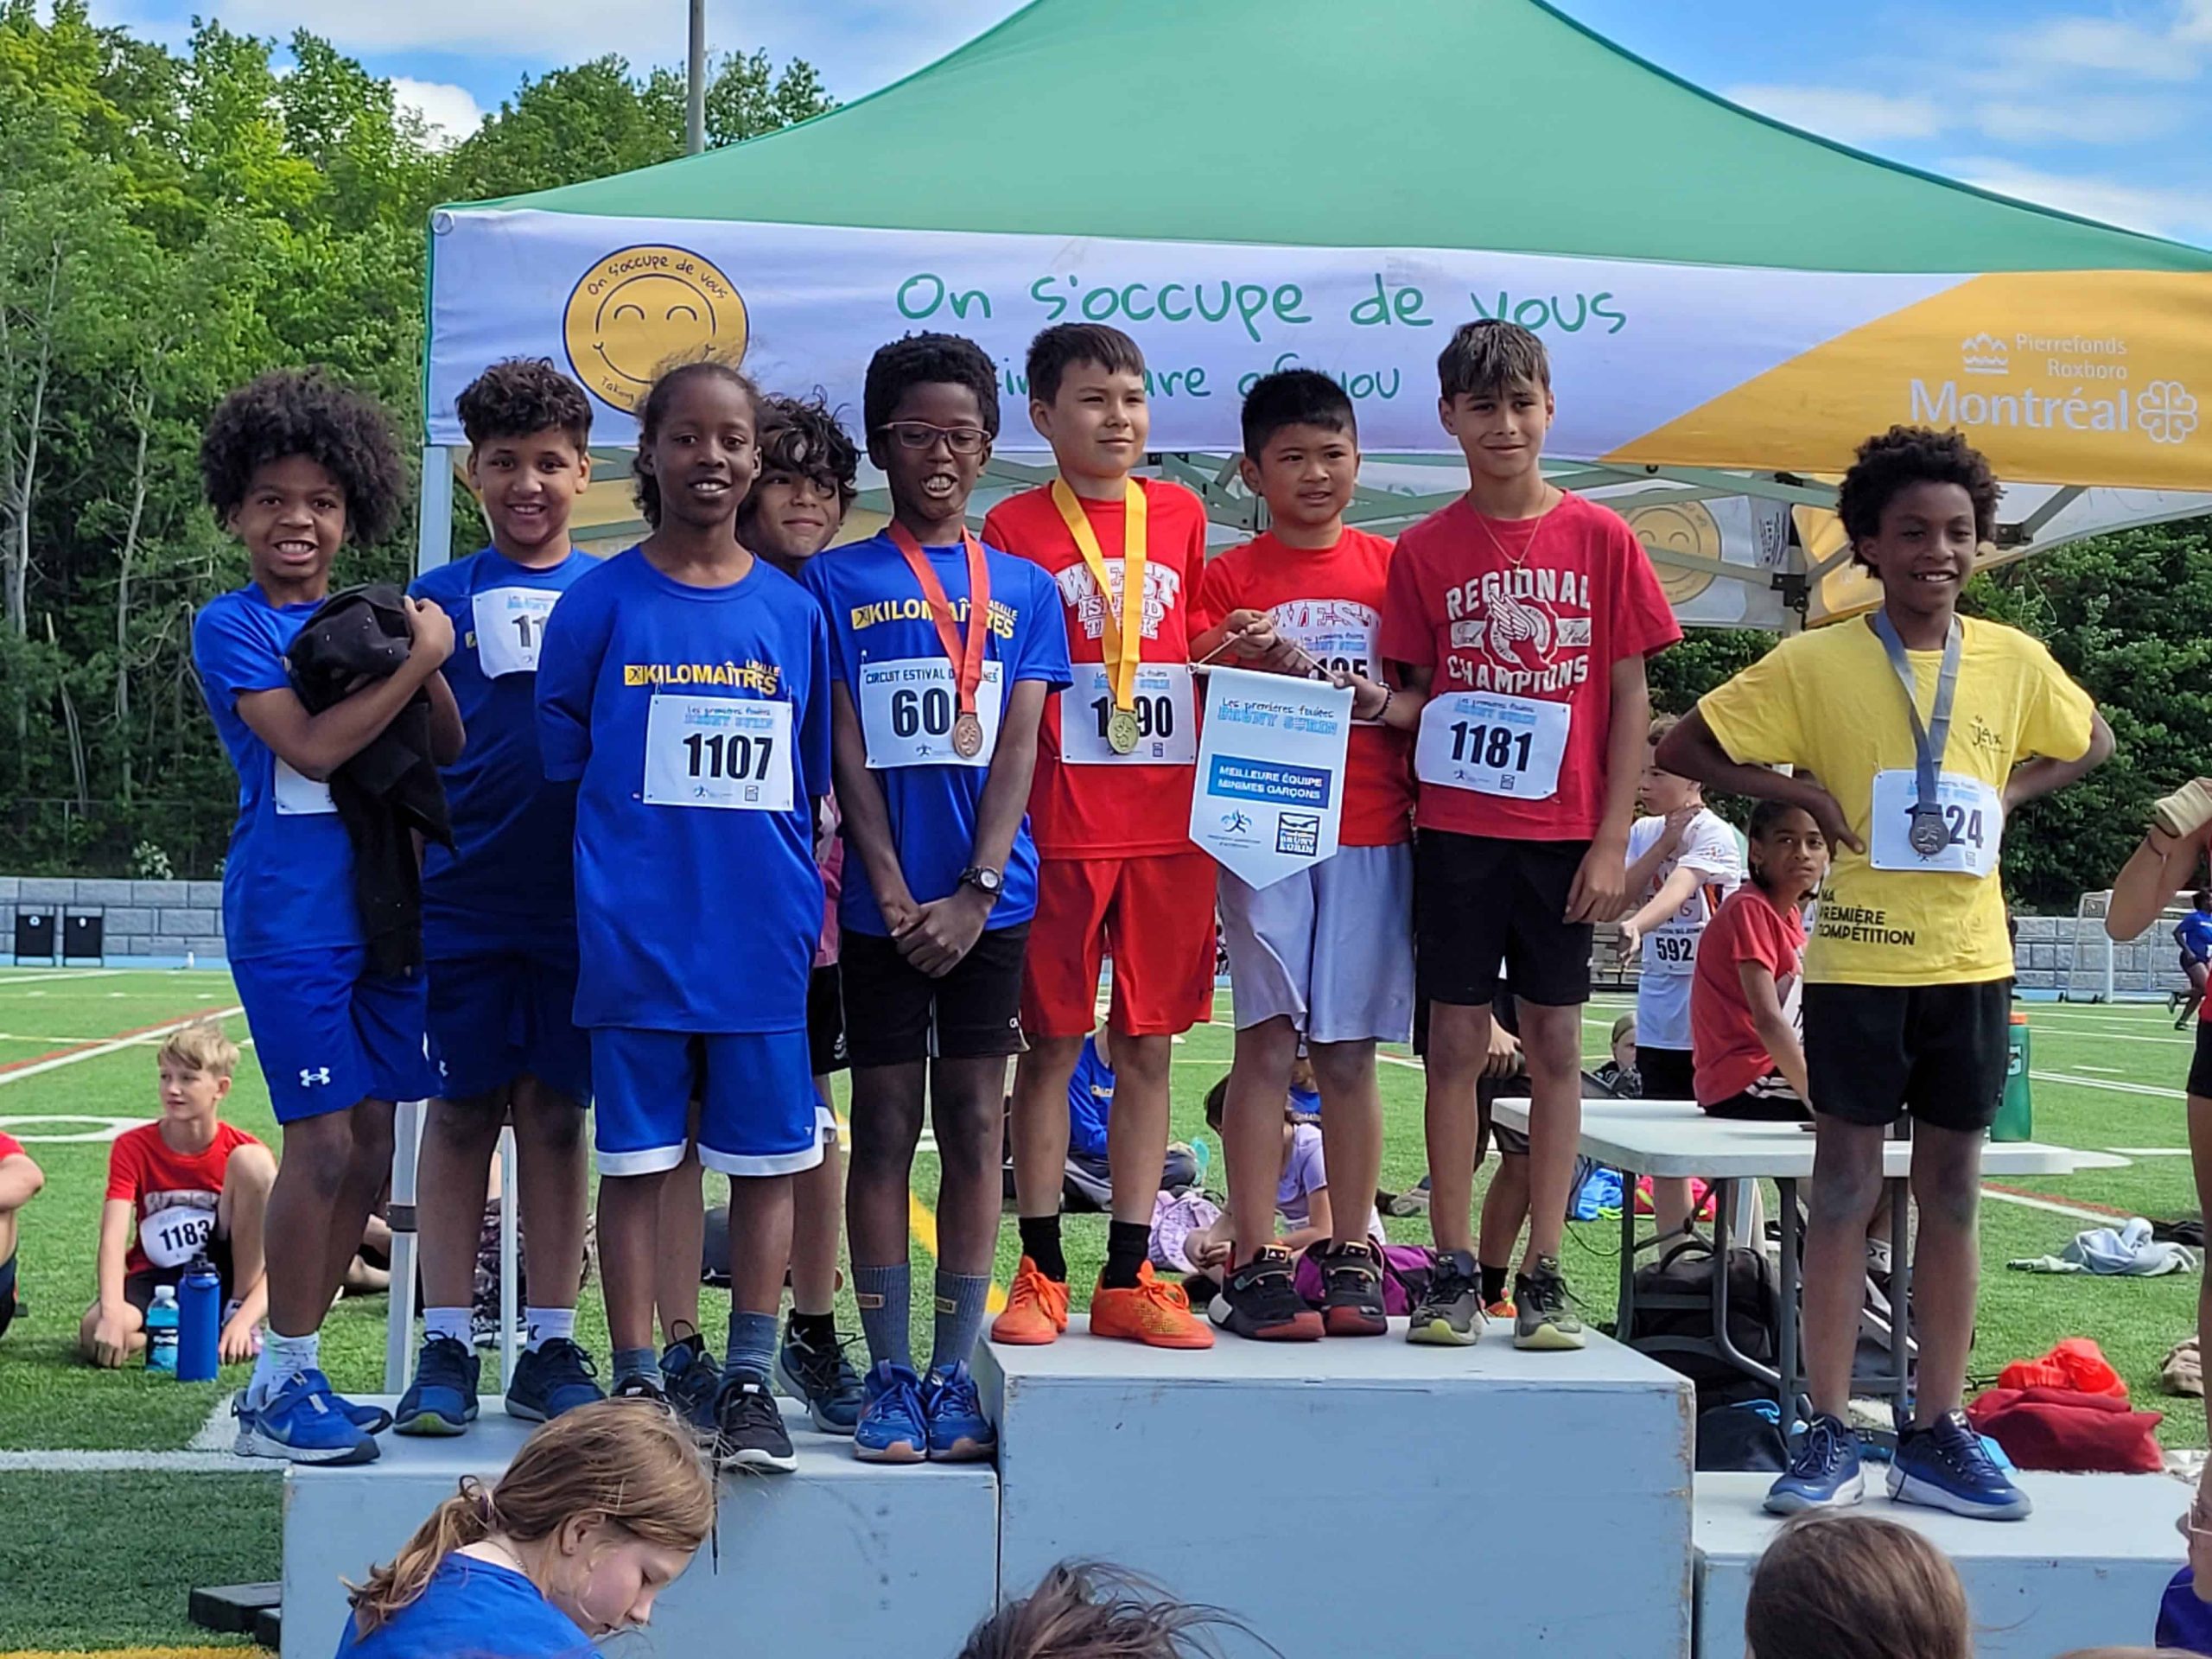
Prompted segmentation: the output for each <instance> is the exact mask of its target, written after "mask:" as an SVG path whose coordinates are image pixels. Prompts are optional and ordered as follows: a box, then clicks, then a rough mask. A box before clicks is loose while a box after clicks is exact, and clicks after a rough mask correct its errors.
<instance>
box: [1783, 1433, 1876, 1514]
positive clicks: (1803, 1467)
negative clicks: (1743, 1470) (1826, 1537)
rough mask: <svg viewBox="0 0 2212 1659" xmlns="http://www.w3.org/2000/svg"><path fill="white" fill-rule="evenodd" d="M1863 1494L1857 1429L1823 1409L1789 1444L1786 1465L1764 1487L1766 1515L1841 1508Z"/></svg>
mask: <svg viewBox="0 0 2212 1659" xmlns="http://www.w3.org/2000/svg"><path fill="white" fill-rule="evenodd" d="M1862 1497H1866V1479H1865V1478H1864V1477H1862V1476H1861V1475H1860V1474H1859V1431H1858V1430H1856V1429H1854V1428H1853V1427H1852V1426H1851V1425H1850V1424H1849V1423H1847V1422H1845V1421H1843V1419H1842V1418H1840V1417H1831V1416H1829V1415H1828V1414H1827V1413H1826V1412H1822V1413H1821V1414H1819V1415H1817V1416H1815V1418H1814V1419H1813V1421H1811V1422H1809V1423H1808V1424H1806V1425H1805V1432H1804V1433H1802V1434H1800V1435H1799V1436H1798V1437H1797V1439H1796V1442H1795V1443H1794V1444H1793V1445H1792V1446H1790V1448H1789V1469H1788V1470H1787V1471H1784V1472H1783V1474H1782V1475H1781V1476H1780V1477H1778V1478H1777V1479H1776V1481H1775V1483H1774V1484H1773V1485H1772V1486H1770V1487H1769V1488H1768V1489H1767V1494H1766V1512H1767V1513H1768V1514H1769V1515H1796V1514H1798V1513H1799V1512H1801V1511H1802V1510H1829V1509H1841V1508H1843V1507H1845V1506H1846V1505H1847V1504H1852V1503H1858V1502H1859V1499H1860V1498H1862Z"/></svg>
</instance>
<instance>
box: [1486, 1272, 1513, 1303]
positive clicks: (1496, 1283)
mask: <svg viewBox="0 0 2212 1659" xmlns="http://www.w3.org/2000/svg"><path fill="white" fill-rule="evenodd" d="M1508 1272H1510V1268H1493V1267H1491V1266H1490V1265H1489V1264H1488V1263H1487V1262H1484V1263H1483V1264H1482V1273H1483V1300H1484V1302H1485V1303H1489V1302H1502V1301H1503V1300H1505V1275H1506V1274H1507V1273H1508Z"/></svg>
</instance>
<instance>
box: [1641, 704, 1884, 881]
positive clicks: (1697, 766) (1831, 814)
mask: <svg viewBox="0 0 2212 1659" xmlns="http://www.w3.org/2000/svg"><path fill="white" fill-rule="evenodd" d="M1655 759H1656V761H1657V763H1658V765H1659V767H1660V769H1661V770H1662V771H1665V772H1673V773H1675V775H1676V776H1677V777H1681V778H1694V779H1697V780H1698V782H1700V783H1701V784H1703V785H1706V786H1707V788H1709V789H1718V790H1725V791H1727V792H1728V793H1729V794H1732V795H1748V796H1750V797H1751V798H1752V799H1753V800H1755V801H1780V802H1782V803H1783V804H1784V805H1785V806H1794V807H1797V808H1800V809H1802V810H1803V811H1805V812H1806V813H1807V814H1808V815H1809V816H1810V817H1811V818H1812V820H1813V822H1814V823H1817V824H1819V825H1820V826H1821V834H1822V835H1824V836H1827V838H1828V841H1829V842H1830V843H1831V844H1833V845H1836V846H1841V847H1848V848H1850V849H1851V850H1852V851H1853V852H1854V853H1863V852H1865V851H1866V842H1862V841H1860V840H1859V837H1858V836H1855V835H1853V833H1852V832H1851V826H1850V824H1848V823H1846V822H1845V821H1844V817H1843V809H1842V808H1841V807H1840V806H1839V805H1837V804H1836V799H1835V797H1834V796H1833V795H1831V794H1829V793H1828V792H1827V791H1826V790H1825V789H1822V788H1821V786H1820V785H1818V784H1815V783H1810V782H1808V781H1807V780H1806V779H1802V778H1799V777H1795V776H1793V775H1791V774H1790V773H1788V772H1776V771H1774V770H1773V769H1772V768H1770V767H1767V766H1745V765H1744V764H1742V763H1741V762H1740V761H1738V760H1732V759H1730V758H1729V754H1728V751H1727V750H1726V749H1724V748H1722V747H1720V740H1719V738H1717V737H1715V736H1714V735H1713V728H1712V727H1710V726H1708V725H1707V724H1706V723H1705V715H1703V714H1702V713H1701V712H1700V710H1698V709H1691V710H1690V711H1689V713H1688V714H1687V715H1683V716H1682V717H1681V720H1680V721H1678V722H1677V723H1676V724H1675V729H1674V730H1672V731H1671V732H1669V733H1668V734H1667V735H1666V736H1665V737H1663V738H1662V739H1660V741H1659V752H1658V753H1657V755H1656V757H1655Z"/></svg>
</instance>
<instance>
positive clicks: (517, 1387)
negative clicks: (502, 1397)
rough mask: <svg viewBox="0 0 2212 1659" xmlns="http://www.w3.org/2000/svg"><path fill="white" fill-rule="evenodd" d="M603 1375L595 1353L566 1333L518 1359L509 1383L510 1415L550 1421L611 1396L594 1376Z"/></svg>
mask: <svg viewBox="0 0 2212 1659" xmlns="http://www.w3.org/2000/svg"><path fill="white" fill-rule="evenodd" d="M598 1375H599V1369H598V1367H596V1366H594V1364H593V1363H591V1356H590V1355H589V1354H587V1353H586V1352H584V1351H583V1350H582V1348H579V1347H578V1346H577V1345H576V1344H575V1343H573V1342H570V1341H569V1339H568V1338H566V1337H554V1338H550V1340H548V1341H547V1342H545V1343H544V1344H543V1345H541V1346H539V1347H537V1348H535V1349H532V1350H531V1351H527V1352H525V1353H524V1355H523V1356H522V1357H521V1358H519V1359H518V1360H517V1361H516V1362H515V1374H514V1378H513V1380H512V1382H510V1383H508V1384H507V1415H508V1416H510V1417H519V1418H521V1419H523V1421H525V1422H531V1423H550V1422H551V1421H553V1419H555V1418H556V1417H558V1416H559V1415H560V1414H562V1413H563V1412H564V1411H574V1410H575V1408H577V1407H578V1406H588V1405H594V1404H596V1403H597V1402H600V1401H601V1400H604V1399H605V1398H607V1396H606V1395H604V1394H602V1393H601V1391H600V1387H599V1384H598V1383H595V1382H594V1381H593V1380H592V1379H593V1378H594V1377H595V1376H598Z"/></svg>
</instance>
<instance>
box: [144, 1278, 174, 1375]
mask: <svg viewBox="0 0 2212 1659" xmlns="http://www.w3.org/2000/svg"><path fill="white" fill-rule="evenodd" d="M176 1316H177V1309H176V1287H175V1286H174V1285H156V1287H154V1305H153V1306H151V1307H149V1308H148V1309H147V1310H146V1369H147V1370H149V1371H158V1372H161V1373H162V1374H163V1375H165V1376H175V1375H176Z"/></svg>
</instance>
